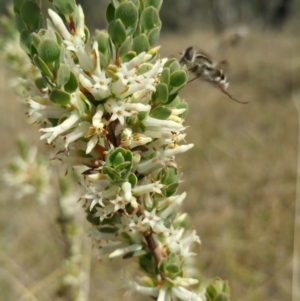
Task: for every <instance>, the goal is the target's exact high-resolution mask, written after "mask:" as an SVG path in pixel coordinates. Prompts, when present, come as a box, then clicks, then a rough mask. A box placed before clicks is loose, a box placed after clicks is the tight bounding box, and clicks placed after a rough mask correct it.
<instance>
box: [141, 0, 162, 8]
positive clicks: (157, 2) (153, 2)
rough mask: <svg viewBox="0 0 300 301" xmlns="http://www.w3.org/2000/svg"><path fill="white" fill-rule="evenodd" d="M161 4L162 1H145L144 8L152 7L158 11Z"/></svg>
mask: <svg viewBox="0 0 300 301" xmlns="http://www.w3.org/2000/svg"><path fill="white" fill-rule="evenodd" d="M162 3H163V0H145V7H148V6H153V7H155V8H156V9H157V10H158V11H159V10H160V8H161V5H162Z"/></svg>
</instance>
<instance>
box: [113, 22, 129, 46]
mask: <svg viewBox="0 0 300 301" xmlns="http://www.w3.org/2000/svg"><path fill="white" fill-rule="evenodd" d="M108 33H109V35H110V37H111V39H112V41H113V42H114V44H115V45H116V46H120V45H121V44H122V43H124V41H125V40H126V37H127V34H126V29H125V27H124V25H123V23H122V22H121V20H120V19H117V20H114V21H112V22H111V23H109V25H108Z"/></svg>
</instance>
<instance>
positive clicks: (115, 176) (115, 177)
mask: <svg viewBox="0 0 300 301" xmlns="http://www.w3.org/2000/svg"><path fill="white" fill-rule="evenodd" d="M103 172H104V173H105V174H107V175H108V176H109V177H110V178H111V179H112V180H113V181H120V180H122V178H121V176H120V175H119V173H117V172H116V171H115V170H114V169H113V168H111V167H110V166H107V165H106V166H105V167H104V168H103Z"/></svg>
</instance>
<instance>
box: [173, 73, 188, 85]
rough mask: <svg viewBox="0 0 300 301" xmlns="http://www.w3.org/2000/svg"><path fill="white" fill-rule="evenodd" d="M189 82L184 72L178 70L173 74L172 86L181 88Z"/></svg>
mask: <svg viewBox="0 0 300 301" xmlns="http://www.w3.org/2000/svg"><path fill="white" fill-rule="evenodd" d="M186 81H187V75H186V73H185V72H184V71H183V70H177V71H175V72H174V73H172V74H171V77H170V86H172V87H181V86H182V85H184V84H185V83H186Z"/></svg>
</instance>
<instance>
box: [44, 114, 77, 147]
mask: <svg viewBox="0 0 300 301" xmlns="http://www.w3.org/2000/svg"><path fill="white" fill-rule="evenodd" d="M79 120H80V116H79V113H78V112H77V111H73V112H72V113H71V115H70V116H69V117H68V118H67V119H66V120H64V121H63V122H62V123H61V124H59V125H57V126H55V127H50V128H46V129H40V131H42V132H45V133H46V134H44V135H42V136H41V139H47V142H48V143H49V144H51V142H52V141H53V140H54V139H55V138H56V137H57V136H58V135H60V134H62V133H65V132H66V131H69V130H71V129H74V127H75V126H76V124H78V121H79Z"/></svg>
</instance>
